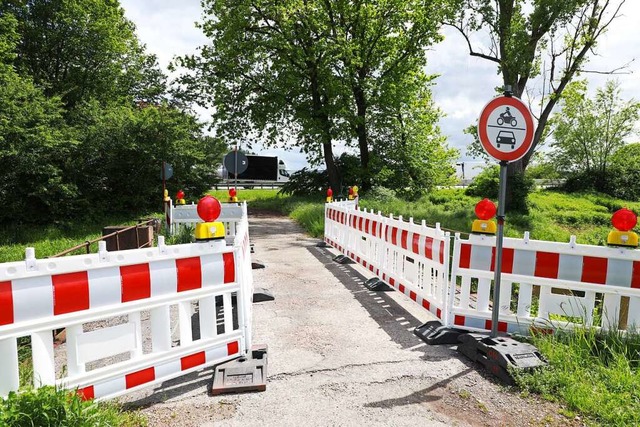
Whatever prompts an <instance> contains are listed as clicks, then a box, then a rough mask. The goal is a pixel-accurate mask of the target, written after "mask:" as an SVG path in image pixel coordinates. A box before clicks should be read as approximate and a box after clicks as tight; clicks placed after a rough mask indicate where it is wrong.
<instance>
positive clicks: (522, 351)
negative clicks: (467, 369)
mask: <svg viewBox="0 0 640 427" xmlns="http://www.w3.org/2000/svg"><path fill="white" fill-rule="evenodd" d="M458 351H459V352H460V353H462V354H464V355H465V356H467V357H468V358H469V359H471V360H472V361H474V362H478V363H480V364H481V365H482V366H484V367H485V368H486V369H487V370H488V371H489V372H490V373H491V374H492V375H494V376H495V377H497V378H498V379H499V380H500V381H502V382H504V383H505V384H507V385H514V384H515V382H514V380H513V377H512V376H511V372H512V371H513V370H522V369H534V368H538V367H541V366H546V365H547V364H548V363H547V361H546V360H545V359H544V358H543V357H542V355H541V354H540V351H539V350H538V349H537V348H536V347H535V346H533V345H531V344H527V343H522V342H519V341H516V340H514V339H513V338H511V337H508V336H501V337H496V338H490V337H489V336H488V335H486V334H465V335H461V336H460V344H459V345H458Z"/></svg>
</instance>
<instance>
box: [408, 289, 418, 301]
mask: <svg viewBox="0 0 640 427" xmlns="http://www.w3.org/2000/svg"><path fill="white" fill-rule="evenodd" d="M409 298H411V299H412V300H414V301H415V300H416V298H417V295H416V293H415V292H413V291H409Z"/></svg>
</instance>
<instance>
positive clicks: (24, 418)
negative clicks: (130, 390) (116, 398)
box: [0, 386, 147, 427]
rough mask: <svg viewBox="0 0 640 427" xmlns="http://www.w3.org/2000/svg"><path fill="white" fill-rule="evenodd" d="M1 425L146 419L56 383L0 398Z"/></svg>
mask: <svg viewBox="0 0 640 427" xmlns="http://www.w3.org/2000/svg"><path fill="white" fill-rule="evenodd" d="M0 425H3V426H12V427H23V426H24V427H34V426H49V427H67V426H68V427H102V426H104V427H113V426H125V427H133V426H145V425H147V422H146V419H145V418H143V417H142V415H140V414H138V413H134V412H124V411H122V409H121V408H120V407H119V406H118V405H116V404H113V403H95V402H93V401H85V400H83V399H82V398H81V397H80V396H79V395H78V394H76V393H74V392H73V391H69V390H56V389H55V388H54V387H49V386H47V387H41V388H38V389H26V390H24V391H21V392H20V393H15V392H11V393H10V394H9V396H8V397H7V398H6V399H1V398H0Z"/></svg>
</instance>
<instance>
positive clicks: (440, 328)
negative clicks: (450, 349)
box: [413, 320, 469, 345]
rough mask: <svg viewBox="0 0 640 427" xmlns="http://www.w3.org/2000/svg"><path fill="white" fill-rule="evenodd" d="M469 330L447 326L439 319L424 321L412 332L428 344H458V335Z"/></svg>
mask: <svg viewBox="0 0 640 427" xmlns="http://www.w3.org/2000/svg"><path fill="white" fill-rule="evenodd" d="M468 332H469V331H465V330H462V329H456V328H447V327H446V326H444V325H442V323H441V322H440V321H439V320H432V321H430V322H427V323H424V324H422V325H420V326H418V327H416V328H415V329H414V330H413V333H414V334H415V335H416V336H417V337H418V338H420V339H421V340H422V341H424V342H426V343H427V344H429V345H443V344H458V343H459V342H460V341H459V338H460V335H463V334H467V333H468Z"/></svg>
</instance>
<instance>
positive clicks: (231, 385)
mask: <svg viewBox="0 0 640 427" xmlns="http://www.w3.org/2000/svg"><path fill="white" fill-rule="evenodd" d="M266 389H267V346H266V345H264V344H262V345H260V344H258V345H254V346H253V347H251V352H250V354H248V355H247V356H246V357H241V358H239V359H235V360H231V361H229V362H226V363H221V364H220V365H217V366H216V368H215V371H214V373H213V383H212V385H211V388H210V389H209V394H210V395H211V396H217V395H220V394H225V393H245V392H248V391H265V390H266Z"/></svg>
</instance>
